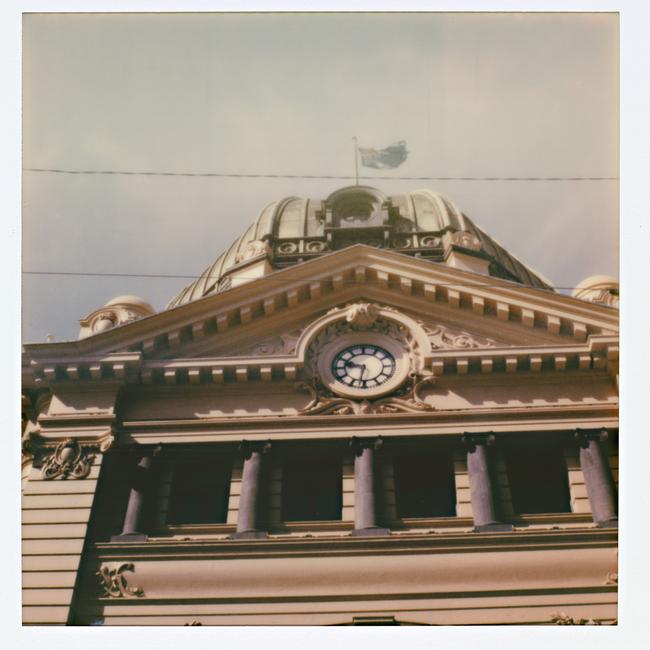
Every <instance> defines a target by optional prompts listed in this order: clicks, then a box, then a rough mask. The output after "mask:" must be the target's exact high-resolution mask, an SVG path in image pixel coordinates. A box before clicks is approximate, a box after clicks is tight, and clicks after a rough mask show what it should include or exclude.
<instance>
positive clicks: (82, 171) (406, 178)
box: [23, 167, 619, 182]
mask: <svg viewBox="0 0 650 650" xmlns="http://www.w3.org/2000/svg"><path fill="white" fill-rule="evenodd" d="M23 171H24V172H35V173H41V174H70V175H88V176H93V175H94V176H183V177H188V178H192V177H195V178H282V179H285V178H286V179H292V178H299V179H317V180H318V179H322V180H355V176H345V175H344V176H336V175H326V174H223V173H217V172H152V171H126V170H109V169H100V170H93V169H44V168H35V167H29V168H23ZM358 178H359V179H361V180H368V181H372V180H377V181H484V182H493V181H503V182H509V181H517V182H528V181H532V182H558V181H565V182H572V181H618V180H619V179H618V177H616V176H359V177H358Z"/></svg>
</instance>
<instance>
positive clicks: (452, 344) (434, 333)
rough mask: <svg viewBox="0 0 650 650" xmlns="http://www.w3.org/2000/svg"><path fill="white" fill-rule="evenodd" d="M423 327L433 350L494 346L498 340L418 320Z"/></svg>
mask: <svg viewBox="0 0 650 650" xmlns="http://www.w3.org/2000/svg"><path fill="white" fill-rule="evenodd" d="M418 324H419V325H421V326H422V329H423V330H424V331H425V332H426V335H427V336H428V338H429V341H431V348H432V349H433V350H439V349H448V348H456V349H461V350H462V349H469V348H493V347H495V346H496V344H497V343H496V341H494V340H492V339H488V338H482V337H481V338H476V337H474V336H472V335H471V334H468V333H467V332H463V331H453V330H450V329H449V328H448V327H445V326H444V325H433V324H429V323H424V322H422V321H418Z"/></svg>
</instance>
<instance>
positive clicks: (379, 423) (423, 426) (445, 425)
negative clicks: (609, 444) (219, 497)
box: [118, 403, 618, 443]
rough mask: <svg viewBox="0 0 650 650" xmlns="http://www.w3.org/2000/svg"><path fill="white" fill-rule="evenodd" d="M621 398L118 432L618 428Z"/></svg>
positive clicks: (204, 437) (197, 422)
mask: <svg viewBox="0 0 650 650" xmlns="http://www.w3.org/2000/svg"><path fill="white" fill-rule="evenodd" d="M617 426H618V409H617V406H616V405H615V404H611V403H603V404H590V405H584V406H582V405H581V406H576V405H569V406H565V405H563V406H556V407H528V408H526V407H516V408H514V407H503V408H489V409H488V408H482V409H472V410H462V411H461V410H446V411H442V410H441V411H428V412H423V413H394V414H391V415H390V417H386V415H382V414H356V415H337V416H331V415H322V416H319V415H315V416H298V415H296V416H278V415H274V416H266V415H265V416H256V417H250V416H249V417H214V418H201V419H198V418H197V419H191V420H190V419H178V420H136V421H124V422H122V423H121V425H120V427H119V432H120V434H121V435H119V436H118V437H119V438H120V439H123V440H124V441H125V442H128V440H129V439H137V440H138V441H140V442H144V441H147V442H149V443H151V442H161V441H162V442H182V441H183V440H185V439H187V440H191V441H192V442H201V441H204V442H212V441H215V440H222V441H223V440H239V439H240V438H241V436H242V435H246V437H247V439H250V440H258V439H259V440H268V439H269V437H271V438H273V439H292V438H295V437H296V436H297V435H299V436H305V437H308V438H311V439H319V438H323V439H324V438H331V439H334V438H349V437H350V436H351V435H352V433H351V432H353V431H356V432H364V433H365V432H372V433H373V434H381V435H382V436H385V437H387V438H388V437H392V436H396V437H400V436H404V435H412V436H419V435H427V436H430V435H460V434H462V433H464V432H474V431H478V432H481V431H493V432H495V433H500V432H510V433H512V432H517V431H522V432H525V431H566V430H571V429H575V428H580V427H581V428H598V427H605V428H614V429H615V428H617Z"/></svg>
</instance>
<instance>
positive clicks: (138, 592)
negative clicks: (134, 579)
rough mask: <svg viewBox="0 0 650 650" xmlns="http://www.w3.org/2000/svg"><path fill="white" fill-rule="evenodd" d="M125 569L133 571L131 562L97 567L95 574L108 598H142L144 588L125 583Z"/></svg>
mask: <svg viewBox="0 0 650 650" xmlns="http://www.w3.org/2000/svg"><path fill="white" fill-rule="evenodd" d="M126 571H130V572H132V573H133V572H135V567H134V565H133V562H123V563H122V564H120V565H118V566H115V565H108V564H102V565H101V566H100V567H99V571H97V574H96V575H97V576H99V579H100V585H101V587H102V588H103V590H104V593H103V595H104V596H108V597H109V598H142V597H143V596H144V590H143V589H142V588H141V587H137V586H129V585H128V584H127V581H126V576H125V575H124V573H125V572H126Z"/></svg>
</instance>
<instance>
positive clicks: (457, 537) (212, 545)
mask: <svg viewBox="0 0 650 650" xmlns="http://www.w3.org/2000/svg"><path fill="white" fill-rule="evenodd" d="M617 540H618V531H616V530H615V529H604V528H595V527H589V528H587V527H585V528H580V529H576V528H573V529H571V530H545V531H515V532H509V533H425V534H422V533H413V534H399V535H388V536H385V537H374V538H373V537H357V536H351V535H350V536H346V537H341V536H336V537H328V536H320V537H312V538H298V539H296V538H284V539H280V538H273V537H270V538H265V539H255V540H223V539H221V540H214V539H212V540H196V539H195V540H187V541H185V540H178V539H173V540H171V539H170V540H147V541H146V542H127V543H124V542H105V543H95V544H94V545H93V549H94V551H95V553H96V554H97V555H98V556H100V557H101V558H102V559H103V560H113V559H116V560H117V559H119V560H122V559H124V558H129V559H134V558H136V557H142V558H146V559H151V560H153V559H157V560H175V559H181V558H185V559H190V558H199V557H200V558H206V559H207V558H211V559H212V558H214V559H241V558H251V559H252V558H269V557H273V556H282V557H287V556H292V557H297V556H315V555H318V556H335V555H373V554H376V555H403V554H433V553H473V552H480V551H496V552H498V551H504V552H507V551H538V550H553V549H586V548H612V547H615V546H616V544H617Z"/></svg>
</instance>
